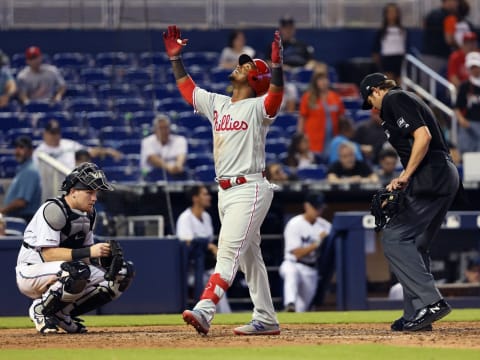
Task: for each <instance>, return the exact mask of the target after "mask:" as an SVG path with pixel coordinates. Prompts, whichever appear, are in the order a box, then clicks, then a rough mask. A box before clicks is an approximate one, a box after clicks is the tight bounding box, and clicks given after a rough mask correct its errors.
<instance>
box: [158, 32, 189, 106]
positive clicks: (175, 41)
mask: <svg viewBox="0 0 480 360" xmlns="http://www.w3.org/2000/svg"><path fill="white" fill-rule="evenodd" d="M181 37H182V33H181V31H180V29H179V28H177V26H176V25H172V26H169V27H168V29H167V32H166V33H165V32H164V33H163V43H164V44H165V51H166V52H167V55H168V58H169V59H170V62H171V63H172V69H173V75H174V76H175V80H176V82H177V87H178V90H179V91H180V94H182V97H183V98H184V99H185V101H187V102H188V103H189V104H190V105H193V91H194V90H195V86H196V85H195V82H194V81H193V80H192V78H191V77H190V75H188V73H187V70H185V66H184V65H183V61H182V56H181V53H182V49H183V47H184V46H186V45H187V42H188V39H182V38H181Z"/></svg>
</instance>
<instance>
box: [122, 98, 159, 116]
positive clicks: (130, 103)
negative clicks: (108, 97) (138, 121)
mask: <svg viewBox="0 0 480 360" xmlns="http://www.w3.org/2000/svg"><path fill="white" fill-rule="evenodd" d="M113 107H114V109H115V110H116V111H118V112H120V113H126V112H129V113H134V112H138V111H149V110H151V106H150V105H149V104H148V103H147V102H145V101H144V100H143V99H141V98H125V99H116V100H115V101H114V103H113Z"/></svg>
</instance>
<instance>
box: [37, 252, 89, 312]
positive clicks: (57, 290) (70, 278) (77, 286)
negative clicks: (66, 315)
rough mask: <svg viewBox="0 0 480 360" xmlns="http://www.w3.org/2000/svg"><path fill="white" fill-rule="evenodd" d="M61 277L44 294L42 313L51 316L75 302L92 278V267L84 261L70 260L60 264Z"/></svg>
mask: <svg viewBox="0 0 480 360" xmlns="http://www.w3.org/2000/svg"><path fill="white" fill-rule="evenodd" d="M60 268H61V269H62V273H61V277H60V279H58V281H57V282H56V283H55V284H53V285H52V286H51V287H50V289H49V290H48V291H47V292H46V293H45V294H44V295H43V300H42V305H43V310H42V313H43V314H44V315H47V316H50V315H53V314H55V313H56V312H57V311H59V310H60V309H62V308H63V307H65V305H66V304H68V303H70V302H73V301H75V300H76V298H77V297H78V296H79V295H78V294H80V293H81V292H82V291H83V290H84V289H85V287H86V286H87V281H88V279H89V278H90V268H89V267H88V265H87V264H85V263H84V262H83V261H78V260H75V261H68V262H64V263H63V264H61V265H60Z"/></svg>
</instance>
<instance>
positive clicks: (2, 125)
mask: <svg viewBox="0 0 480 360" xmlns="http://www.w3.org/2000/svg"><path fill="white" fill-rule="evenodd" d="M31 125H32V123H31V119H30V117H29V116H22V115H21V114H18V113H10V112H5V113H0V130H1V131H8V130H10V129H15V128H25V127H29V126H31Z"/></svg>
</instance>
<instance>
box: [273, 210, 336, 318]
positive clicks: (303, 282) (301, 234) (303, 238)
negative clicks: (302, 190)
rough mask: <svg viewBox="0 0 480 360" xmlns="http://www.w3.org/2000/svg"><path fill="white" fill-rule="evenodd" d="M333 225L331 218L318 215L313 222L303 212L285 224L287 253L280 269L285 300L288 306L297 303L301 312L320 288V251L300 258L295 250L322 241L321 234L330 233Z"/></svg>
mask: <svg viewBox="0 0 480 360" xmlns="http://www.w3.org/2000/svg"><path fill="white" fill-rule="evenodd" d="M331 228H332V224H331V223H329V222H328V221H327V220H325V219H323V218H321V217H317V219H316V221H315V223H313V224H311V223H310V222H309V221H307V220H306V219H305V217H304V215H303V214H300V215H297V216H294V217H293V218H292V219H290V221H289V222H288V223H287V225H286V226H285V230H284V233H283V235H284V239H285V256H284V260H283V262H282V265H281V266H280V270H279V271H280V276H281V277H282V278H283V298H284V299H283V302H284V305H285V306H287V305H288V304H295V311H297V312H304V311H307V310H308V308H309V306H310V303H311V302H312V300H313V297H314V296H315V293H316V291H317V284H318V269H317V266H316V262H317V256H318V254H317V252H316V251H315V252H311V253H310V254H308V255H307V256H304V257H302V258H301V259H297V258H296V256H295V255H293V254H292V250H295V249H297V248H301V247H306V246H309V245H311V244H313V243H318V242H320V241H322V240H321V237H320V234H321V233H323V232H325V233H327V234H329V233H330V230H331Z"/></svg>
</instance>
